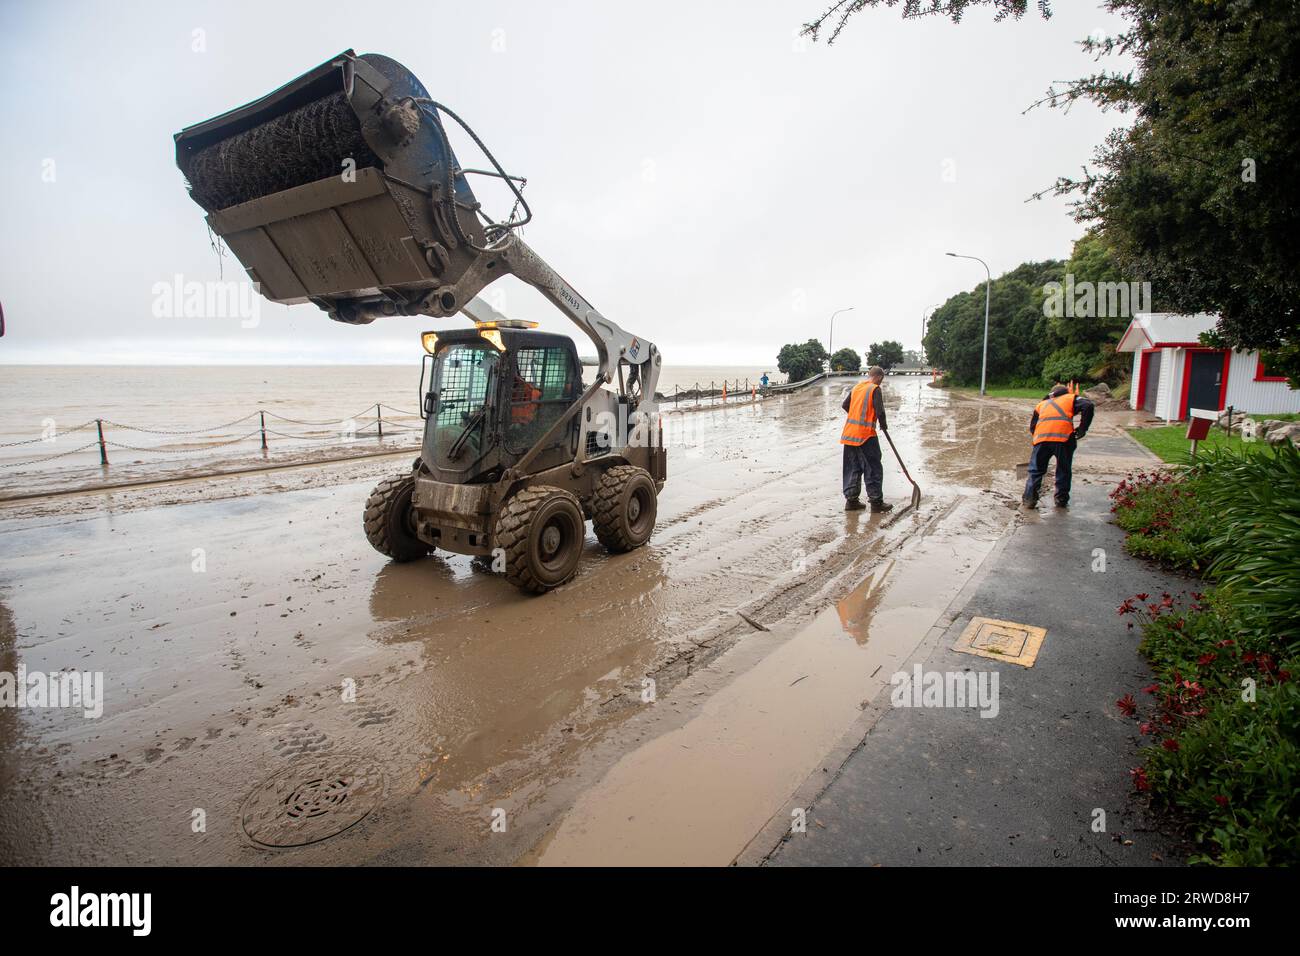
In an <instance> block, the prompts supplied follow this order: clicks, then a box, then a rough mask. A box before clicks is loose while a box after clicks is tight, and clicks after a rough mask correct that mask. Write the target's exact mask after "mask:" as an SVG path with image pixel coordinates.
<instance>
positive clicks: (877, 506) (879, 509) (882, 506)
mask: <svg viewBox="0 0 1300 956" xmlns="http://www.w3.org/2000/svg"><path fill="white" fill-rule="evenodd" d="M893 510H894V506H893V505H891V504H889V503H887V502H886V501H885V500H884V499H883V498H873V499H871V513H872V514H873V515H878V514H881V513H883V512H886V511H893Z"/></svg>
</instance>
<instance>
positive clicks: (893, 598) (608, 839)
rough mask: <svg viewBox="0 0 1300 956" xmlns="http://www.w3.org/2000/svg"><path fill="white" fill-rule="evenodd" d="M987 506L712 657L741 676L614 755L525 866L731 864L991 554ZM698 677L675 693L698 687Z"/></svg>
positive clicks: (968, 509)
mask: <svg viewBox="0 0 1300 956" xmlns="http://www.w3.org/2000/svg"><path fill="white" fill-rule="evenodd" d="M981 505H982V503H981V502H979V501H971V502H968V503H966V504H965V505H962V506H959V507H958V508H957V510H956V511H955V512H954V513H953V514H952V515H951V516H950V518H949V520H948V521H947V522H946V523H945V524H944V525H943V526H941V527H940V528H939V529H938V530H936V531H934V532H933V533H931V534H928V535H926V536H925V537H923V538H921V539H920V540H918V541H916V542H914V543H913V544H911V545H909V546H908V547H907V549H906V551H905V552H904V553H902V554H900V556H899V557H898V558H897V560H890V561H887V562H886V563H885V564H884V565H882V566H881V567H880V568H879V569H878V570H877V571H876V572H875V573H874V574H872V575H870V576H868V578H867V579H866V580H865V581H864V582H863V583H862V584H861V585H859V586H858V587H857V588H855V589H854V590H853V591H852V592H850V593H849V594H848V595H847V596H846V597H845V598H843V599H842V600H841V601H839V602H838V603H837V604H836V605H835V606H834V607H831V608H828V609H826V610H825V611H823V612H821V613H820V614H818V615H817V616H816V618H814V620H813V621H812V623H811V624H809V625H808V626H806V627H804V628H802V629H801V630H799V631H798V632H797V633H795V634H793V635H791V636H788V637H783V636H782V635H777V636H776V637H775V638H774V644H775V646H773V647H772V649H771V650H770V651H769V652H768V653H767V654H766V656H764V657H763V658H762V659H761V660H759V661H757V662H753V663H752V664H751V663H750V662H748V661H745V660H737V659H736V658H743V657H744V655H745V653H746V652H745V651H744V649H743V648H742V649H737V650H733V651H731V652H728V654H726V655H724V656H723V657H722V658H719V659H718V660H717V661H715V662H714V663H713V664H712V665H710V667H709V668H708V670H711V671H714V672H715V673H720V672H725V671H726V670H727V669H731V670H734V671H735V672H736V676H735V677H734V678H733V679H731V680H730V681H729V682H728V683H725V684H723V685H722V686H721V687H719V688H717V689H716V690H713V692H712V693H711V695H710V696H709V697H708V699H707V700H706V701H705V702H704V703H703V704H702V705H701V706H700V708H699V711H698V713H696V714H695V715H694V716H693V717H691V718H690V719H688V720H687V721H686V722H685V723H684V724H683V725H682V726H680V727H677V728H675V729H673V730H670V731H668V732H666V733H663V734H661V735H659V736H656V737H655V738H654V739H652V740H650V741H649V742H647V743H645V744H644V745H642V746H640V747H637V748H636V749H634V750H632V751H631V752H629V753H627V754H626V755H625V756H624V757H623V758H622V759H621V760H619V761H618V763H617V764H615V765H614V767H613V768H612V769H611V770H610V771H609V772H608V773H607V774H606V775H605V777H604V778H603V779H602V780H601V781H600V782H599V783H598V784H597V785H596V786H594V787H592V788H591V789H589V790H587V791H586V792H585V793H584V794H583V795H582V796H581V797H580V798H579V799H578V801H577V803H576V804H575V806H574V807H573V809H572V811H571V812H570V813H569V814H568V815H567V816H566V817H565V818H564V820H563V821H562V823H561V824H560V825H559V827H558V829H556V830H554V831H553V832H552V833H551V834H550V836H549V837H548V838H547V839H546V840H545V841H544V842H543V843H542V844H540V845H539V846H538V847H537V849H536V851H535V852H534V853H533V854H532V855H531V856H530V858H529V860H528V862H536V863H539V864H541V865H566V864H611V863H616V864H623V865H715V866H723V865H726V864H728V863H730V862H731V861H732V860H733V859H734V858H735V857H736V855H737V854H738V853H739V852H740V851H741V850H742V849H743V848H744V847H745V845H746V843H747V842H748V841H749V840H750V839H751V838H752V837H753V836H754V834H756V833H757V832H758V831H759V830H760V829H761V828H762V827H763V826H764V824H766V822H767V821H768V820H769V819H770V818H771V817H772V815H773V814H774V813H776V812H777V811H778V810H779V809H780V808H781V807H782V806H783V804H784V803H785V801H786V800H787V799H788V798H789V796H790V794H791V793H793V792H794V791H795V790H796V789H797V787H798V786H799V785H800V784H801V783H802V782H803V781H804V779H805V778H806V777H807V776H808V775H809V774H810V773H812V772H813V771H815V770H816V769H817V767H818V765H819V762H820V761H821V759H822V757H823V756H824V755H825V754H827V753H828V752H829V751H831V750H832V748H833V747H834V746H835V744H836V743H837V741H838V740H839V739H840V737H841V735H843V734H844V733H845V732H846V731H847V730H849V728H850V727H851V726H852V725H853V724H854V722H855V721H856V720H857V718H858V717H859V715H860V713H861V711H862V709H863V707H864V706H865V705H866V703H867V702H869V701H870V700H871V699H872V698H874V697H875V696H876V694H877V693H878V692H879V691H880V690H881V689H883V688H884V687H885V686H886V685H887V684H888V683H889V680H890V678H891V676H892V675H893V674H894V673H895V672H896V671H899V670H901V669H902V668H903V664H904V662H906V660H907V659H908V657H909V656H910V655H911V654H912V653H913V652H914V651H915V650H916V648H917V647H918V645H919V644H920V643H921V641H922V640H923V639H924V638H925V637H926V635H927V634H928V632H929V629H930V627H931V625H932V624H933V623H934V622H935V620H936V619H937V618H938V617H939V616H940V615H941V614H942V613H943V611H944V609H945V608H946V607H947V606H948V604H949V603H950V602H951V601H952V600H953V598H955V597H956V596H957V594H958V592H959V591H960V590H961V588H962V587H963V586H964V584H965V582H966V581H967V580H968V579H969V578H970V576H971V575H972V574H973V573H974V571H975V569H976V568H977V567H978V565H979V562H980V561H981V560H982V559H983V558H984V556H985V555H986V554H987V553H988V552H989V551H990V550H991V549H992V547H993V545H994V544H995V543H996V541H997V538H998V537H999V536H1000V533H1001V531H1002V528H1003V525H1004V524H1005V517H1004V515H1000V514H994V515H990V514H989V513H988V511H989V509H987V508H986V507H981ZM696 680H697V681H698V682H700V683H703V682H707V681H708V680H709V677H708V676H707V675H700V676H699V677H698V678H697V679H696ZM690 684H691V682H690V681H688V682H686V683H684V684H683V685H682V686H681V687H680V688H679V692H680V693H682V694H690V693H691V691H692V687H691V686H690ZM629 731H631V728H629Z"/></svg>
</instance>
